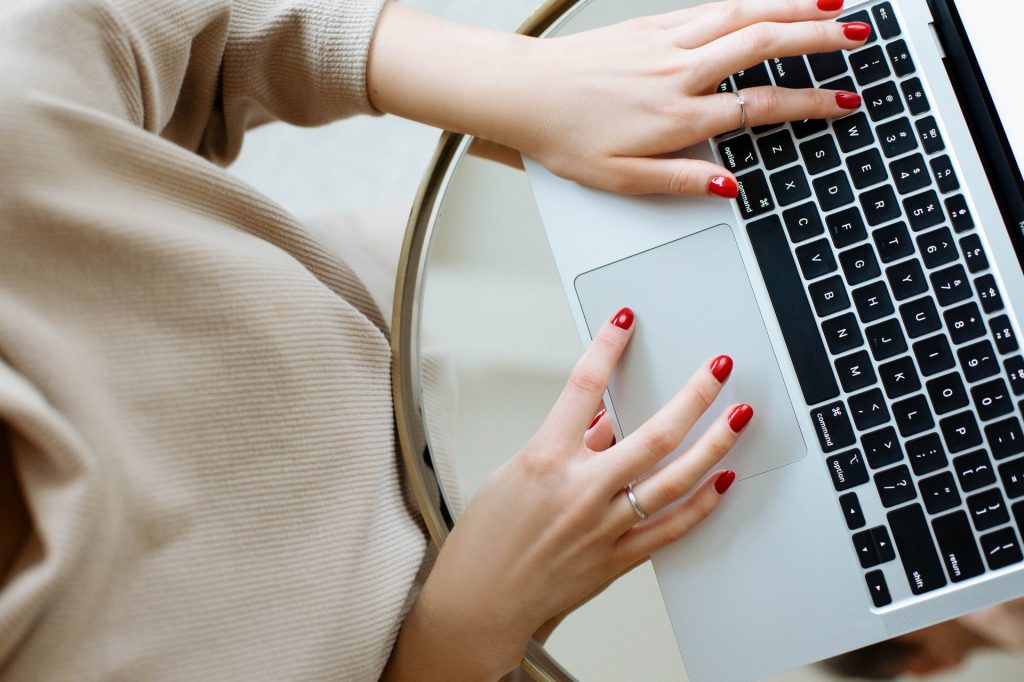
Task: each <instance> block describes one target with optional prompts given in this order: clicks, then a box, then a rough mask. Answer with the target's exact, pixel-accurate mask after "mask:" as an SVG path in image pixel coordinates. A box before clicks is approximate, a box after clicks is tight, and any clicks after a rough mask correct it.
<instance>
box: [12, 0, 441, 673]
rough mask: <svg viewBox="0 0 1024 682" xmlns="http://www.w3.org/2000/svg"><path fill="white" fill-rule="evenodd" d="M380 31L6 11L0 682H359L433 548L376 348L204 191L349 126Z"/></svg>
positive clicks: (294, 237) (231, 4)
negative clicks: (292, 137)
mask: <svg viewBox="0 0 1024 682" xmlns="http://www.w3.org/2000/svg"><path fill="white" fill-rule="evenodd" d="M381 4H382V0H365V1H362V0H234V1H232V0H2V1H0V678H2V679H4V680H18V681H19V682H22V681H29V680H45V681H46V682H57V681H60V680H75V681H76V682H82V681H88V680H101V679H102V680H167V679H179V680H184V679H189V680H274V681H275V682H279V681H282V680H298V679H301V680H313V679H358V680H368V679H375V678H376V677H378V676H379V674H380V672H381V670H382V668H383V666H384V663H385V661H386V660H387V657H388V655H389V651H390V648H391V645H392V643H393V641H394V638H395V636H396V634H397V631H398V627H399V624H400V622H401V619H402V617H403V616H404V612H405V609H406V608H407V601H408V599H409V597H410V589H411V586H412V584H413V582H414V578H415V576H416V573H417V570H418V568H419V567H420V564H421V559H422V557H423V553H424V549H425V546H426V540H425V537H424V535H423V533H422V532H421V529H420V527H419V525H418V523H417V521H416V516H415V514H414V513H413V511H412V509H411V507H410V506H409V505H408V503H407V500H406V499H405V498H404V497H403V495H402V485H401V473H400V468H399V462H398V458H397V456H396V451H395V442H394V435H393V433H394V430H393V413H392V408H391V393H390V388H389V386H390V384H389V372H390V368H389V350H388V343H387V338H386V336H385V333H384V331H383V329H384V323H383V321H382V320H381V318H380V316H379V314H378V313H377V312H376V309H375V308H374V306H373V304H372V302H371V301H370V299H369V297H368V296H367V293H366V291H365V289H364V288H363V287H362V286H361V285H360V283H359V282H358V280H357V279H356V278H355V277H354V276H353V275H352V273H351V271H350V270H349V269H348V268H347V267H346V266H344V265H343V264H342V263H339V262H337V261H336V260H335V259H334V258H333V257H332V256H331V255H329V253H328V252H327V251H326V250H325V249H323V248H322V247H321V246H320V245H319V244H318V243H317V242H316V241H315V240H314V239H313V238H311V237H310V236H309V235H308V234H307V233H306V232H305V231H304V230H303V229H302V227H301V226H299V225H298V224H297V223H296V221H295V220H294V219H293V218H292V217H290V216H289V215H287V214H286V213H285V212H284V211H282V210H281V209H280V208H278V207H277V206H275V205H274V204H272V203H271V202H270V201H268V200H266V199H264V198H262V197H261V196H259V195H258V194H257V193H256V192H254V191H253V190H251V189H250V188H248V187H246V186H245V185H243V184H242V183H240V182H238V181H237V180H235V179H233V178H232V177H231V176H230V175H228V174H227V173H226V172H225V171H224V170H222V169H221V168H220V167H219V166H218V165H215V164H223V163H226V162H228V161H230V160H231V159H232V158H234V156H235V155H236V154H237V153H238V150H239V148H240V145H241V142H242V136H243V133H244V132H245V130H246V128H249V127H251V126H253V125H255V124H258V123H261V122H265V121H268V120H271V119H283V120H285V121H289V122H292V123H297V124H302V125H315V124H319V123H325V122H327V121H330V120H333V119H337V118H339V117H342V116H348V115H353V114H358V113H369V112H370V109H371V107H370V104H369V102H368V100H367V96H366V84H365V73H366V69H365V65H366V57H367V53H368V48H369V42H370V38H371V36H372V33H373V28H374V25H375V22H376V19H377V15H378V13H379V10H380V6H381ZM338 160H339V163H358V160H357V159H348V160H346V159H345V158H344V150H341V149H339V150H338Z"/></svg>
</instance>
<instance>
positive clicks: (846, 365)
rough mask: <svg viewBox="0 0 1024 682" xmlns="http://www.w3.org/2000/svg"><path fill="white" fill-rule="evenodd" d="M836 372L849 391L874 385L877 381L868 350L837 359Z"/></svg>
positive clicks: (840, 381)
mask: <svg viewBox="0 0 1024 682" xmlns="http://www.w3.org/2000/svg"><path fill="white" fill-rule="evenodd" d="M836 374H837V375H838V376H839V383H841V384H842V385H843V390H844V391H846V392H847V393H852V392H854V391H859V390H860V389H862V388H867V387H868V386H873V385H874V384H875V382H876V381H877V378H876V377H875V368H874V367H873V366H872V365H871V358H870V357H869V356H868V354H867V351H860V352H859V353H853V354H852V355H846V356H844V357H841V358H839V359H838V360H836Z"/></svg>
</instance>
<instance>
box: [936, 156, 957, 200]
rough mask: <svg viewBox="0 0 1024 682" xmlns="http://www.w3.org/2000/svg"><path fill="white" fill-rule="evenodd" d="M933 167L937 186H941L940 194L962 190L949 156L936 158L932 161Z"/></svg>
mask: <svg viewBox="0 0 1024 682" xmlns="http://www.w3.org/2000/svg"><path fill="white" fill-rule="evenodd" d="M931 167H932V177H934V178H935V184H936V185H938V186H939V192H941V193H942V194H947V193H949V192H955V191H956V190H958V189H960V179H959V178H957V177H956V171H955V170H953V162H952V161H950V160H949V157H948V156H946V155H945V154H943V155H942V156H937V157H935V158H934V159H932V160H931Z"/></svg>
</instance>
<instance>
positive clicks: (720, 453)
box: [707, 436, 733, 462]
mask: <svg viewBox="0 0 1024 682" xmlns="http://www.w3.org/2000/svg"><path fill="white" fill-rule="evenodd" d="M732 444H733V441H732V439H730V438H728V437H726V436H720V437H718V438H712V439H711V440H710V442H709V443H708V446H707V452H708V455H710V457H711V458H712V459H713V460H714V461H716V462H717V461H718V460H720V459H722V458H723V457H725V456H726V455H727V454H729V450H731V449H732Z"/></svg>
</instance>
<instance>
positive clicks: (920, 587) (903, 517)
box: [886, 504, 946, 594]
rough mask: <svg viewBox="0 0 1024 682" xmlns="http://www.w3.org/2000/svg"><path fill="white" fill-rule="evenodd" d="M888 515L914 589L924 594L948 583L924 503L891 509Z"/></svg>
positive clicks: (914, 591)
mask: <svg viewBox="0 0 1024 682" xmlns="http://www.w3.org/2000/svg"><path fill="white" fill-rule="evenodd" d="M886 518H888V520H889V528H890V530H892V538H893V542H895V544H896V549H897V550H898V551H899V553H900V560H901V561H902V563H903V570H904V571H905V572H906V574H907V582H908V583H909V584H910V591H911V592H913V593H914V594H924V593H925V592H930V591H931V590H937V589H938V588H940V587H944V586H945V585H946V577H945V575H944V574H943V571H942V564H941V563H940V562H939V557H938V554H937V553H936V551H935V545H934V544H933V543H932V535H931V533H930V532H928V522H927V521H926V520H925V516H924V511H923V510H922V509H921V505H919V504H912V505H909V506H906V507H901V508H900V509H896V510H894V511H891V512H889V513H888V514H887V515H886Z"/></svg>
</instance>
